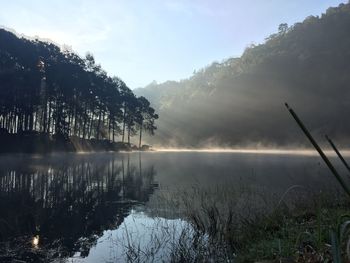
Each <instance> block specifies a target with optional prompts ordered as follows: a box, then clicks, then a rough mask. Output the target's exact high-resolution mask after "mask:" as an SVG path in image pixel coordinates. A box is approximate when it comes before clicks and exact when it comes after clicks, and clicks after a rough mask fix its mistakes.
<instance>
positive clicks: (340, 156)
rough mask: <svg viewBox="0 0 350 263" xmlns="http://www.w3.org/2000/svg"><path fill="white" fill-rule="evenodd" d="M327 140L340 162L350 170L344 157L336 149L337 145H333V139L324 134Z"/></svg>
mask: <svg viewBox="0 0 350 263" xmlns="http://www.w3.org/2000/svg"><path fill="white" fill-rule="evenodd" d="M325 137H326V139H327V141H328V142H329V144H330V145H331V146H332V148H333V150H334V151H335V153H336V154H337V155H338V157H339V159H340V160H341V161H342V163H343V164H344V165H345V167H346V169H348V171H349V172H350V167H349V165H348V163H347V162H346V161H345V159H344V157H343V156H342V155H341V153H340V152H339V151H338V149H337V147H336V146H335V144H334V143H333V141H332V140H331V139H330V138H329V137H328V136H327V135H325Z"/></svg>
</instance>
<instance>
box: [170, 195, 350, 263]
mask: <svg viewBox="0 0 350 263" xmlns="http://www.w3.org/2000/svg"><path fill="white" fill-rule="evenodd" d="M253 193H255V194H256V192H255V191H252V192H249V193H247V192H246V191H244V194H242V193H241V194H238V195H237V193H235V195H236V196H235V199H234V198H233V193H229V192H228V191H227V190H223V189H216V190H215V191H214V192H213V191H211V192H208V191H201V190H199V189H197V188H196V189H195V190H194V191H191V192H185V193H182V194H176V197H175V196H172V197H171V198H169V197H168V198H167V200H168V202H169V200H170V202H172V205H175V206H176V208H177V211H181V213H182V215H183V216H184V217H185V219H186V221H187V222H189V223H190V226H191V230H189V229H187V230H186V229H184V230H183V233H184V234H182V235H181V236H180V238H178V240H177V242H175V243H173V244H172V247H171V251H170V252H169V257H170V259H171V260H170V261H171V262H349V261H350V257H349V251H350V239H349V237H350V236H349V225H350V221H348V220H349V219H350V202H349V201H348V199H347V198H346V197H344V196H342V195H335V194H334V193H333V194H325V193H322V194H319V193H318V194H310V195H308V196H306V195H305V196H301V195H300V194H297V195H296V196H293V195H292V196H291V200H281V199H276V198H274V199H273V198H272V199H269V198H266V195H265V197H264V198H266V199H264V202H260V201H261V200H260V201H259V200H258V199H257V196H258V195H255V196H254V195H253ZM294 194H296V193H294ZM249 198H250V199H249ZM179 199H181V200H179ZM242 200H244V202H242ZM259 202H260V205H259ZM167 205H169V204H168V203H167ZM173 210H174V209H173ZM189 233H191V234H189Z"/></svg>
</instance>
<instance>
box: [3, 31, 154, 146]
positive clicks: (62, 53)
mask: <svg viewBox="0 0 350 263" xmlns="http://www.w3.org/2000/svg"><path fill="white" fill-rule="evenodd" d="M157 118H158V115H157V114H156V113H155V110H154V109H153V108H152V107H151V106H150V103H149V101H148V100H147V99H145V98H144V97H142V96H141V97H136V96H135V95H134V94H133V92H132V91H131V90H130V89H129V88H128V87H127V85H126V84H125V83H124V82H123V81H122V80H121V79H119V78H117V77H110V76H108V75H107V73H106V72H105V71H104V70H103V69H102V68H101V66H100V65H98V64H97V63H96V62H95V59H94V57H93V55H92V54H87V55H86V57H85V58H82V57H80V56H79V55H77V54H76V53H74V52H73V51H71V50H68V49H64V48H60V47H58V46H57V45H55V44H53V43H50V42H46V41H42V40H39V39H29V38H25V37H19V36H17V35H16V34H14V33H12V32H9V31H6V30H4V29H0V137H1V138H6V140H7V139H9V138H14V135H15V137H16V138H18V137H21V136H22V137H23V136H27V137H28V136H29V137H33V136H34V137H35V136H36V137H38V136H41V137H45V138H47V139H48V140H49V138H51V139H52V138H54V139H55V140H61V141H70V140H71V139H75V140H87V139H93V140H95V141H101V140H105V141H106V140H108V141H109V142H116V141H122V142H123V143H124V142H127V143H128V144H129V145H130V142H131V141H130V137H132V136H135V135H136V134H139V137H138V144H139V147H141V140H142V132H143V131H146V132H148V133H149V134H152V135H153V133H154V130H155V129H156V126H155V120H156V119H157ZM11 135H12V137H11ZM7 142H8V141H7Z"/></svg>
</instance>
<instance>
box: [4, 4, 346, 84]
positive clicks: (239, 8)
mask: <svg viewBox="0 0 350 263" xmlns="http://www.w3.org/2000/svg"><path fill="white" fill-rule="evenodd" d="M342 2H347V1H339V0H264V1H263V0H251V1H247V0H231V1H229V0H222V1H219V0H216V1H215V0H192V1H191V0H187V1H186V0H142V1H141V0H129V1H128V0H125V1H124V0H115V1H112V0H99V1H98V0H60V1H58V0H57V1H48V0H31V1H29V0H11V1H10V0H3V1H1V8H0V25H1V26H3V27H6V28H11V29H14V30H16V31H17V32H18V33H21V34H25V35H28V36H39V37H42V38H50V39H52V40H53V41H55V42H56V43H58V44H61V45H62V44H67V45H68V46H71V47H72V48H73V50H74V51H76V52H77V53H79V54H81V55H85V53H86V52H87V51H90V52H92V53H93V54H94V55H95V59H96V61H97V62H98V63H100V64H101V65H102V67H103V68H104V69H105V70H107V72H108V73H109V74H110V75H116V76H119V77H121V78H122V79H123V80H124V81H125V82H126V83H127V85H128V86H129V87H130V88H136V87H141V86H145V85H147V84H148V83H150V82H151V81H152V80H156V81H158V82H163V81H166V80H179V79H183V78H187V77H189V76H190V75H191V74H192V72H193V71H194V70H195V69H200V68H202V67H204V66H206V65H208V64H210V63H211V62H213V61H221V60H222V59H224V58H228V57H233V56H239V55H241V54H242V52H243V50H244V48H245V47H247V46H248V45H249V44H251V43H260V42H262V41H263V40H264V38H265V37H267V36H268V35H270V34H271V33H273V32H275V31H276V30H277V27H278V25H279V24H280V23H283V22H286V23H288V24H293V23H295V22H298V21H302V20H303V19H304V18H305V17H307V16H308V15H320V14H321V13H323V12H324V11H325V10H326V9H327V8H328V7H329V6H337V5H338V4H339V3H342Z"/></svg>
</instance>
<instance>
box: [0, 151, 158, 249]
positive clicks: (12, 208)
mask: <svg viewBox="0 0 350 263" xmlns="http://www.w3.org/2000/svg"><path fill="white" fill-rule="evenodd" d="M124 157H125V158H124ZM5 166H6V165H5ZM154 174H155V170H154V169H153V167H151V168H148V169H147V170H142V167H141V160H139V163H133V162H131V161H130V158H129V155H127V157H126V156H123V157H117V158H116V157H115V155H109V156H107V157H104V158H99V159H98V160H96V159H95V158H93V157H91V156H86V157H74V158H71V159H70V160H62V161H61V162H59V161H57V160H54V161H50V160H49V161H47V160H46V161H45V162H44V161H43V162H42V163H41V162H40V161H36V162H35V163H34V165H33V163H30V162H29V163H28V164H25V165H22V166H21V167H18V168H14V167H7V168H6V167H4V166H3V165H2V166H1V168H0V209H1V211H2V213H1V214H0V220H1V223H0V239H3V240H6V239H11V238H14V237H16V236H23V235H33V234H38V233H39V234H40V236H41V240H44V242H45V243H47V244H52V243H53V242H54V241H57V240H59V244H60V245H62V246H63V247H64V248H65V250H67V252H69V254H70V255H72V254H73V253H74V252H76V251H82V256H83V255H84V254H85V255H86V254H88V253H89V250H90V247H91V246H92V245H93V244H94V243H95V242H96V240H97V238H98V237H99V236H100V235H101V234H102V232H103V230H105V229H110V228H116V227H118V226H119V225H120V224H121V223H122V221H123V219H124V218H125V217H126V216H127V215H128V213H129V210H130V208H131V206H132V203H133V202H135V201H137V202H145V201H147V200H148V197H149V195H150V194H151V193H152V191H153V185H154V183H153V180H154ZM55 246H57V243H56V244H55Z"/></svg>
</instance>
